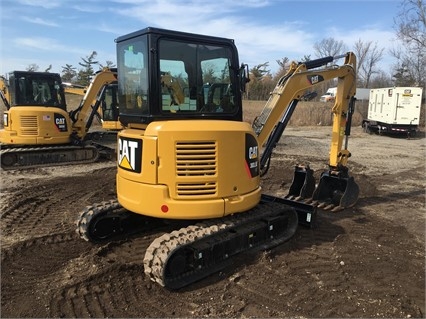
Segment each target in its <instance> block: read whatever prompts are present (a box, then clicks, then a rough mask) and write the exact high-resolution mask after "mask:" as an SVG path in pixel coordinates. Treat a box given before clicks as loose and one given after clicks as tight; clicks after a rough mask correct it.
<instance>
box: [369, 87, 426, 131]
mask: <svg viewBox="0 0 426 319" xmlns="http://www.w3.org/2000/svg"><path fill="white" fill-rule="evenodd" d="M421 104H422V88H419V87H392V88H381V89H372V90H370V99H369V102H368V118H367V119H366V120H363V122H362V126H363V128H364V131H365V132H368V133H370V132H377V133H387V134H407V136H408V137H410V136H414V135H415V134H416V133H417V131H418V126H419V121H420V109H421Z"/></svg>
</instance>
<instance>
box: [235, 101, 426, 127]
mask: <svg viewBox="0 0 426 319" xmlns="http://www.w3.org/2000/svg"><path fill="white" fill-rule="evenodd" d="M265 104H266V101H247V100H244V101H243V113H244V121H246V122H249V123H252V122H253V120H254V118H255V117H256V116H258V115H260V113H261V112H262V110H263V108H264V106H265ZM332 107H333V104H332V103H323V102H299V103H298V104H297V106H296V109H295V111H294V113H293V116H292V117H291V119H290V122H289V124H288V125H289V126H314V125H323V126H330V125H332V116H331V109H332ZM425 108H426V106H425V104H423V105H422V110H421V114H420V127H422V128H424V127H425ZM367 110H368V101H358V102H356V104H355V112H354V114H353V116H352V126H360V125H361V123H362V120H363V119H366V118H367Z"/></svg>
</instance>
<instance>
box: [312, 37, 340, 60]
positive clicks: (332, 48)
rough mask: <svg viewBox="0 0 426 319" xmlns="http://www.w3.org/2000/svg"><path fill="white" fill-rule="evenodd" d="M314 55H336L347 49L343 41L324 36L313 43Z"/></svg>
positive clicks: (319, 56) (321, 56) (320, 56)
mask: <svg viewBox="0 0 426 319" xmlns="http://www.w3.org/2000/svg"><path fill="white" fill-rule="evenodd" d="M314 50H315V55H316V56H317V57H318V58H323V57H326V56H336V55H339V54H343V53H345V52H346V51H347V48H346V45H345V44H344V43H343V41H337V40H335V39H333V38H326V39H323V40H321V41H320V42H316V43H315V44H314Z"/></svg>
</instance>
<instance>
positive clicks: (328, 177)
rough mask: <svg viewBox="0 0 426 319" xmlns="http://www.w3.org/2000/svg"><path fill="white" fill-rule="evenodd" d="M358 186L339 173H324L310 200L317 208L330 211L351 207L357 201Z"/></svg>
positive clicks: (352, 179)
mask: <svg viewBox="0 0 426 319" xmlns="http://www.w3.org/2000/svg"><path fill="white" fill-rule="evenodd" d="M358 195H359V186H358V184H357V183H356V182H355V180H354V178H353V177H349V176H348V175H347V174H341V172H334V171H326V172H323V173H322V174H321V179H320V181H319V184H318V186H317V188H316V189H315V191H314V193H313V195H312V200H313V203H314V204H318V208H322V209H324V210H331V211H334V212H336V211H339V210H343V209H345V208H346V207H352V206H353V205H355V203H356V201H357V200H358Z"/></svg>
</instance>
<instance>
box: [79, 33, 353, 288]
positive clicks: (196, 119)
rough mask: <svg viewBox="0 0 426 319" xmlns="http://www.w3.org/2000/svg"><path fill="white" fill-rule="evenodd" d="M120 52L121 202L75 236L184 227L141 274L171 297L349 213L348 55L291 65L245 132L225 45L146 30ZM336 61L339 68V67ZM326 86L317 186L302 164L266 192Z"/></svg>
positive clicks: (101, 210) (237, 71)
mask: <svg viewBox="0 0 426 319" xmlns="http://www.w3.org/2000/svg"><path fill="white" fill-rule="evenodd" d="M116 43H117V62H118V64H117V66H118V68H117V71H118V96H119V108H120V121H121V123H122V124H123V125H124V126H125V128H124V129H123V130H122V131H120V132H119V134H118V159H117V169H118V171H117V175H116V184H117V186H116V187H117V199H111V201H108V202H102V203H99V204H94V205H92V206H89V207H87V208H86V209H84V210H83V211H82V212H81V213H80V215H79V218H78V221H77V232H78V234H79V235H80V237H81V238H83V239H85V240H88V241H92V242H102V241H106V240H112V239H116V238H117V237H118V238H120V236H126V235H128V234H129V233H131V232H134V231H143V230H144V229H147V230H148V231H150V232H152V231H153V230H154V229H155V227H154V225H156V224H157V223H158V222H159V221H163V220H165V221H168V223H170V221H174V222H176V226H177V225H179V227H181V228H179V229H177V228H176V229H175V230H174V231H172V232H170V233H166V234H163V235H161V236H160V237H158V238H156V239H155V240H154V241H153V242H152V243H151V245H150V246H149V247H148V249H147V250H146V252H145V257H144V270H145V274H146V275H147V276H148V277H149V278H150V279H151V280H153V281H155V282H157V283H159V284H160V285H162V286H164V287H167V288H169V289H179V288H181V287H184V286H186V285H189V284H191V283H193V282H195V281H198V280H200V279H202V278H204V277H206V276H208V275H210V274H212V273H214V272H217V271H218V270H220V269H222V268H223V267H225V266H227V265H229V264H230V263H232V261H233V260H235V257H236V256H238V255H239V254H241V253H244V252H246V251H249V250H255V249H269V248H271V247H274V246H276V245H279V244H281V243H283V242H285V241H286V240H288V239H289V238H291V237H292V236H293V235H294V234H295V232H296V230H297V227H298V225H299V224H301V225H306V226H311V225H312V223H313V222H314V221H315V218H316V215H317V209H318V207H319V206H321V207H323V208H327V209H334V208H338V209H344V208H346V207H350V206H353V205H354V204H355V202H356V200H357V199H358V194H359V187H358V185H357V184H356V183H355V181H354V180H353V177H350V176H349V174H348V168H347V166H346V164H347V159H348V158H349V156H350V152H349V151H348V149H347V141H348V136H349V134H350V126H351V116H352V113H353V109H354V98H353V96H354V95H355V82H356V81H355V70H356V57H355V55H354V54H353V53H351V52H348V53H347V54H344V55H342V56H338V57H331V56H330V57H325V58H321V59H318V60H312V61H306V62H299V63H297V62H293V63H292V65H291V67H290V69H289V71H288V72H287V73H286V74H285V75H284V76H283V77H282V78H281V79H280V80H279V81H278V83H277V85H276V87H275V89H274V91H273V92H272V94H271V97H270V99H269V100H268V102H267V103H266V106H265V108H264V110H263V111H262V113H261V115H260V116H259V117H258V118H257V119H256V120H255V121H254V123H253V125H250V124H249V123H247V122H244V121H243V117H242V114H243V113H242V112H243V108H242V92H244V90H245V86H246V83H247V82H248V66H247V65H244V64H242V65H241V66H240V65H239V61H238V51H237V48H236V46H235V44H234V41H233V40H231V39H227V38H220V37H212V36H205V35H197V34H192V33H184V32H178V31H171V30H164V29H157V28H146V29H143V30H140V31H137V32H134V33H131V34H129V35H125V36H122V37H119V38H118V39H116ZM338 59H344V63H343V64H341V65H335V64H334V61H336V60H338ZM330 64H332V65H331V66H330ZM334 78H337V79H338V89H337V95H336V102H335V104H334V106H333V108H332V110H331V111H332V113H333V128H332V141H331V150H330V158H329V169H328V170H327V171H326V172H323V174H322V176H321V180H320V182H319V184H318V186H317V187H315V181H313V176H312V174H311V173H310V169H307V168H306V167H303V166H302V165H300V166H298V167H297V169H296V170H295V176H294V178H293V184H292V186H291V192H289V193H290V194H289V196H287V197H284V198H282V197H276V196H271V195H267V194H263V193H262V188H261V175H263V174H265V173H266V172H267V168H268V167H269V164H270V159H271V154H272V150H273V149H274V147H275V146H276V144H277V143H278V141H279V139H280V138H281V136H282V133H283V131H284V129H285V126H286V125H287V123H288V121H289V119H290V117H291V114H292V113H293V111H294V109H295V107H296V105H297V103H298V101H299V100H300V99H302V98H303V96H304V92H306V91H308V90H310V89H312V87H314V86H316V85H319V84H321V83H323V82H324V81H327V80H330V79H334ZM343 146H344V147H343ZM300 176H302V177H300ZM300 198H303V199H305V200H306V202H304V201H302V200H299V199H300ZM308 200H310V201H309V202H308ZM178 221H186V222H188V224H187V225H184V226H183V227H182V226H181V224H180V223H178ZM168 225H170V224H168ZM138 253H140V252H138Z"/></svg>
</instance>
